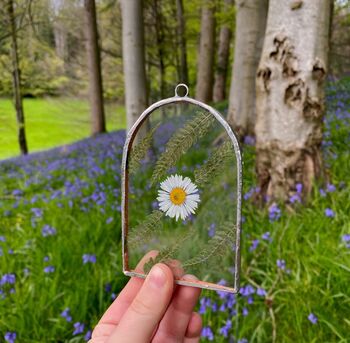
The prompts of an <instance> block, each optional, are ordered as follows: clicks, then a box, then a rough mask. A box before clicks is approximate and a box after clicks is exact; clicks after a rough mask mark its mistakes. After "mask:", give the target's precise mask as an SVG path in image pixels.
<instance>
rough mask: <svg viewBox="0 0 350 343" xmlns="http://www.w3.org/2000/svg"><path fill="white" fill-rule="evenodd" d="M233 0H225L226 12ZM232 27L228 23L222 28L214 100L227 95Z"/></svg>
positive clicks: (220, 99) (222, 98)
mask: <svg viewBox="0 0 350 343" xmlns="http://www.w3.org/2000/svg"><path fill="white" fill-rule="evenodd" d="M232 4H233V0H225V3H224V12H225V13H226V12H227V11H229V10H230V8H231V6H232ZM230 41H231V28H230V26H229V25H228V24H227V23H226V24H224V25H222V27H221V29H220V37H219V51H218V64H217V68H216V73H215V82H214V90H213V100H214V101H222V100H224V99H225V97H226V79H227V65H228V58H229V54H230Z"/></svg>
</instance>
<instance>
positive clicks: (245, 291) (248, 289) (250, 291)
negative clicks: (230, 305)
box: [239, 285, 255, 297]
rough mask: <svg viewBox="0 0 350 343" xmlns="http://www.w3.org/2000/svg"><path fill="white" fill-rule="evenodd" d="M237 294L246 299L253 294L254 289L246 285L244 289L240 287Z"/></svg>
mask: <svg viewBox="0 0 350 343" xmlns="http://www.w3.org/2000/svg"><path fill="white" fill-rule="evenodd" d="M239 293H240V294H242V295H243V296H244V297H248V296H250V295H252V294H254V293H255V289H254V287H253V286H252V285H247V286H245V287H241V288H240V290H239Z"/></svg>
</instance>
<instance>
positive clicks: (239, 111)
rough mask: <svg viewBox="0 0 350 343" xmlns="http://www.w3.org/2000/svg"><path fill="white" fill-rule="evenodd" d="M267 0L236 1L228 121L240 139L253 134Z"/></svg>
mask: <svg viewBox="0 0 350 343" xmlns="http://www.w3.org/2000/svg"><path fill="white" fill-rule="evenodd" d="M267 7H268V0H238V1H237V2H236V33H235V47H234V60H233V66H232V68H233V69H232V79H231V87H230V99H229V109H228V117H227V118H228V122H229V123H230V124H231V126H232V127H233V129H234V130H235V132H236V133H237V134H238V136H239V137H240V138H242V137H243V136H245V135H247V134H248V135H254V124H255V112H256V111H255V77H256V71H257V68H258V64H259V60H260V55H261V50H262V46H263V41H264V34H265V27H266V18H267Z"/></svg>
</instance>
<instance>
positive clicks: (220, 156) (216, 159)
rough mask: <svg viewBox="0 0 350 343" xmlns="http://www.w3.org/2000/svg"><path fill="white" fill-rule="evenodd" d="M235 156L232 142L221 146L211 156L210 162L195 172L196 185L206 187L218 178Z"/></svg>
mask: <svg viewBox="0 0 350 343" xmlns="http://www.w3.org/2000/svg"><path fill="white" fill-rule="evenodd" d="M233 156H234V154H233V150H232V142H231V141H226V142H224V143H223V144H221V146H219V147H218V148H217V149H216V150H215V151H214V152H213V153H212V154H211V155H210V157H209V159H208V161H207V162H206V163H205V164H204V165H203V166H201V167H200V168H199V169H198V170H195V172H194V176H195V180H196V184H197V185H200V186H204V185H205V184H207V183H208V182H210V181H211V180H213V179H214V178H215V177H217V176H218V175H219V174H220V172H221V171H222V170H223V168H224V167H225V165H226V163H227V162H228V161H229V160H230V159H232V158H233Z"/></svg>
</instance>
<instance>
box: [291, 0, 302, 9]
mask: <svg viewBox="0 0 350 343" xmlns="http://www.w3.org/2000/svg"><path fill="white" fill-rule="evenodd" d="M302 6H303V1H302V0H295V1H292V3H291V4H290V9H291V10H292V11H294V10H298V9H300V8H301V7H302Z"/></svg>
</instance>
